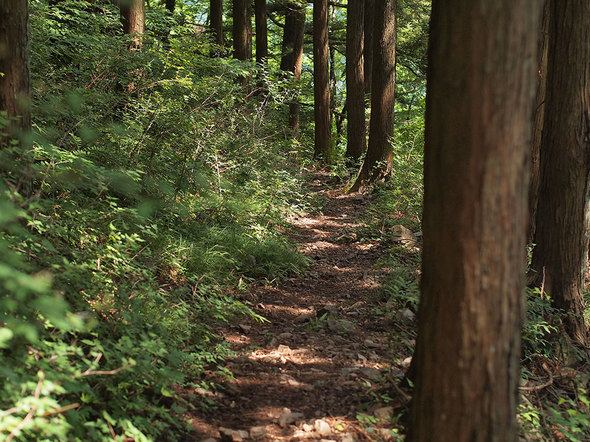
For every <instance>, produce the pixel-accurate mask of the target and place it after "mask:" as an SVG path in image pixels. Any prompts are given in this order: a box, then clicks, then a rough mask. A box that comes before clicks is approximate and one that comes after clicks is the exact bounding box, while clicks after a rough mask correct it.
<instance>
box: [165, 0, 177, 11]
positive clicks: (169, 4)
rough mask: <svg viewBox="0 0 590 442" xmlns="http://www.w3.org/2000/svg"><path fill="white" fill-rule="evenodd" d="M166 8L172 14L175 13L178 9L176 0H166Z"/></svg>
mask: <svg viewBox="0 0 590 442" xmlns="http://www.w3.org/2000/svg"><path fill="white" fill-rule="evenodd" d="M166 9H168V11H170V14H174V10H175V9H176V0H166Z"/></svg>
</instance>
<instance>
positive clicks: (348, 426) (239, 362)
mask: <svg viewBox="0 0 590 442" xmlns="http://www.w3.org/2000/svg"><path fill="white" fill-rule="evenodd" d="M322 181H325V178H324V177H322V176H321V175H320V176H317V178H316V180H315V181H314V182H312V184H311V185H312V191H315V192H322V193H324V194H325V196H326V197H327V202H326V206H325V208H324V210H323V214H313V215H308V216H305V217H294V218H292V219H291V220H290V222H291V224H292V225H293V231H292V239H293V240H294V241H296V242H297V244H298V245H299V246H298V247H299V250H300V251H301V252H302V253H303V254H305V255H306V256H307V257H309V258H310V259H311V260H312V261H313V264H312V266H311V268H310V270H309V271H308V272H307V273H306V275H305V276H303V277H299V278H293V279H290V280H288V281H286V282H284V283H282V284H280V285H279V286H278V287H271V286H266V285H263V284H257V285H254V286H253V288H252V289H251V293H250V299H249V301H250V302H251V304H252V305H253V306H254V307H255V311H256V313H258V314H259V315H261V316H263V317H264V318H266V319H268V322H256V321H254V320H243V321H240V322H239V323H236V324H232V325H228V327H227V328H225V329H222V330H219V331H218V332H219V333H220V334H221V335H222V336H223V338H224V339H226V340H227V341H228V342H229V343H230V344H231V345H232V348H233V349H234V350H235V351H236V358H234V359H232V360H229V361H227V364H226V368H227V369H229V370H230V371H231V372H232V373H233V374H234V376H235V378H234V379H229V380H228V379H227V378H223V377H222V376H220V375H219V374H216V373H213V372H211V373H209V374H208V379H207V380H208V381H211V382H215V383H216V384H217V385H218V388H217V390H215V391H214V392H213V393H209V399H210V400H211V401H212V403H213V404H214V406H213V407H211V408H210V409H209V410H204V409H202V408H200V409H198V410H197V411H194V412H193V415H191V416H190V418H191V419H192V424H193V426H194V428H195V431H196V436H195V439H193V440H207V441H211V442H212V441H213V440H218V441H222V440H229V441H231V440H234V441H239V440H269V441H270V440H286V441H298V440H312V441H320V440H324V441H330V440H333V441H353V440H354V441H364V440H376V441H379V440H396V439H397V438H398V436H397V435H395V431H396V430H393V431H390V430H391V429H394V428H396V427H399V423H397V422H396V416H399V415H400V414H401V411H403V408H404V407H405V406H406V402H407V396H406V395H405V393H404V392H403V391H401V390H399V388H397V386H396V385H395V383H396V382H397V381H398V380H399V379H400V377H402V376H403V366H402V365H404V364H403V363H400V361H404V359H405V358H407V357H408V356H410V352H409V350H407V346H406V345H404V343H403V342H398V341H401V340H400V339H399V338H395V332H396V330H395V329H396V327H399V326H397V325H396V324H392V322H391V320H390V321H389V322H387V321H386V320H385V319H384V317H385V316H383V315H381V316H380V315H376V314H375V309H376V308H377V307H379V305H380V304H383V295H382V293H381V289H380V281H381V280H382V279H383V277H384V276H385V275H386V274H387V271H388V270H387V269H386V268H379V267H378V266H375V263H376V262H377V260H378V258H379V256H380V254H381V253H382V251H381V250H380V249H379V246H378V244H377V243H372V242H370V241H363V242H361V241H357V234H356V230H357V229H358V228H359V227H360V225H359V224H357V223H356V221H355V219H356V218H358V215H359V214H360V213H362V211H363V210H364V208H365V207H366V206H367V203H368V202H367V199H366V197H364V196H362V195H345V194H342V192H340V191H323V190H321V189H322V188H323V183H322ZM411 320H412V319H411V318H410V321H411ZM394 361H397V364H396V363H394ZM406 365H407V360H406Z"/></svg>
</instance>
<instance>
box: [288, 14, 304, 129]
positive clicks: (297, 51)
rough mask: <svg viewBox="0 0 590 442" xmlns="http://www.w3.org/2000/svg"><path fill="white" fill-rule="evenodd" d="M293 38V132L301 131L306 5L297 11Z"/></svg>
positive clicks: (291, 119) (291, 113)
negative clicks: (300, 107)
mask: <svg viewBox="0 0 590 442" xmlns="http://www.w3.org/2000/svg"><path fill="white" fill-rule="evenodd" d="M293 34H294V39H293V57H292V60H293V79H294V80H295V82H296V86H295V87H296V88H297V93H296V94H295V97H294V98H293V100H292V101H291V103H290V104H289V127H290V128H291V130H292V131H293V134H294V135H295V134H297V132H299V89H300V87H299V79H300V78H301V68H302V66H303V37H304V35H305V6H299V7H298V8H297V9H296V11H295V20H294V30H293Z"/></svg>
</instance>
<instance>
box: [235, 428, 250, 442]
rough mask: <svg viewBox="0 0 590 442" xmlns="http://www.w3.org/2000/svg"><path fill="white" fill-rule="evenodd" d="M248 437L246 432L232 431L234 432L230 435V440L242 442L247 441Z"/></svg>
mask: <svg viewBox="0 0 590 442" xmlns="http://www.w3.org/2000/svg"><path fill="white" fill-rule="evenodd" d="M249 436H250V435H249V434H248V432H247V431H244V430H234V432H233V433H232V435H231V439H232V441H233V442H242V441H244V440H246V439H248V437H249Z"/></svg>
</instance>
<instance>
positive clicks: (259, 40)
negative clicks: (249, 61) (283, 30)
mask: <svg viewBox="0 0 590 442" xmlns="http://www.w3.org/2000/svg"><path fill="white" fill-rule="evenodd" d="M254 15H255V22H256V63H258V64H260V65H263V64H265V63H266V59H267V58H268V25H267V22H266V19H267V17H266V0H255V3H254Z"/></svg>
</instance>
